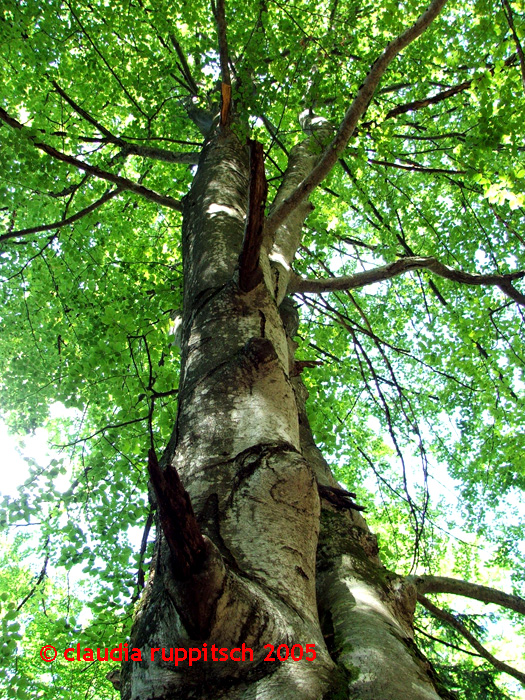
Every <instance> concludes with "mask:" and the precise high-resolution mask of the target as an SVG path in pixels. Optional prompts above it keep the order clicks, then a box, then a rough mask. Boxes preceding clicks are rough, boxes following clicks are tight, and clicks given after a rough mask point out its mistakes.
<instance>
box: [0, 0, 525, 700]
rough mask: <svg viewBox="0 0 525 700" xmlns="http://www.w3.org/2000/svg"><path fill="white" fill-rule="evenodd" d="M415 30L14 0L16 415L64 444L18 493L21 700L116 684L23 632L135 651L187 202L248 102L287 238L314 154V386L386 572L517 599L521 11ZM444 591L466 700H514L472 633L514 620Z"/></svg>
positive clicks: (448, 639)
mask: <svg viewBox="0 0 525 700" xmlns="http://www.w3.org/2000/svg"><path fill="white" fill-rule="evenodd" d="M433 4H434V5H435V4H437V0H436V2H435V3H433ZM425 9H426V8H425V4H424V3H420V2H414V1H413V0H410V1H406V2H405V1H401V0H398V1H396V2H394V1H392V0H382V1H381V2H379V3H371V2H367V0H326V1H324V0H321V1H320V2H316V3H313V2H311V1H310V0H293V1H292V2H280V1H278V0H261V2H257V3H252V4H250V3H242V2H238V1H237V0H229V2H228V3H227V5H226V7H224V3H223V2H221V1H220V0H217V4H216V5H215V3H214V2H212V3H211V5H210V3H208V2H201V0H192V2H187V0H183V1H182V2H181V3H169V2H165V1H164V0H157V1H156V2H150V1H149V0H128V1H127V2H125V3H121V4H118V5H115V4H112V3H109V2H106V1H104V0H93V1H88V0H85V1H84V0H71V1H70V2H67V1H66V2H62V1H59V0H39V1H38V2H37V1H35V0H4V3H3V7H2V9H1V10H0V71H1V72H0V77H1V81H0V280H1V283H2V284H1V291H0V294H1V306H0V410H1V412H2V416H3V418H4V420H5V421H6V422H7V423H8V424H9V425H10V427H11V428H12V429H13V431H15V432H17V433H21V434H24V433H28V432H31V431H33V430H34V429H35V428H37V427H39V426H46V427H47V429H48V431H49V433H50V436H51V441H52V442H53V444H54V445H55V448H56V450H57V453H56V457H55V458H53V460H52V461H51V463H49V464H47V463H39V462H38V461H37V462H35V463H33V464H32V465H31V470H30V476H29V478H28V479H27V481H26V482H25V484H24V485H23V486H22V487H21V489H20V495H19V497H18V498H16V499H10V498H6V499H5V501H4V508H3V513H4V515H3V524H4V526H5V527H6V528H8V529H9V531H10V532H11V533H17V535H16V537H15V538H14V539H13V537H11V539H9V540H8V541H6V545H5V546H6V552H8V553H6V554H4V555H3V556H4V562H3V564H2V568H3V569H5V570H7V571H8V572H9V573H8V574H7V578H6V583H5V587H4V581H3V580H2V588H0V591H2V593H0V599H2V601H3V602H2V608H1V609H0V617H1V616H3V617H2V634H3V640H2V641H4V642H5V643H4V646H3V647H2V651H1V654H2V660H3V663H5V665H6V668H7V671H8V672H7V675H6V679H7V680H6V681H5V684H6V685H5V688H3V690H4V693H5V696H6V697H17V698H24V697H39V695H38V693H39V692H40V693H42V694H43V695H42V696H43V697H51V696H50V695H49V694H48V693H49V692H51V690H50V689H51V688H53V687H54V688H55V689H54V690H53V697H54V698H61V697H69V696H70V695H69V693H70V692H71V691H70V690H69V688H70V685H68V683H79V684H80V685H78V686H75V687H78V688H80V687H85V688H87V689H86V690H85V691H84V692H85V693H86V695H85V697H93V698H98V697H109V696H110V695H109V694H110V693H111V686H110V685H109V684H108V683H107V682H106V681H105V680H104V675H105V670H104V669H102V670H101V669H100V668H99V667H97V669H96V673H97V674H99V675H96V676H95V677H94V678H95V680H94V681H93V683H92V684H91V685H89V684H87V685H86V686H82V683H84V682H85V679H86V678H88V675H89V673H90V671H87V672H86V675H85V676H82V674H79V676H78V677H77V678H71V677H70V676H71V668H70V667H69V666H68V665H67V663H66V664H62V665H58V663H57V664H56V665H54V666H53V667H51V665H49V667H48V665H47V664H43V663H42V664H40V663H39V661H40V660H39V659H36V661H35V655H36V654H37V653H38V649H36V647H35V641H34V640H35V638H38V639H40V638H42V640H43V641H42V644H44V643H47V641H48V640H50V641H52V639H57V638H59V637H60V638H66V637H68V636H69V638H73V637H75V635H76V636H77V637H78V638H80V635H81V636H82V640H85V642H86V645H87V644H88V642H89V640H90V639H93V640H97V639H102V638H103V640H104V646H111V644H112V641H113V640H116V641H115V644H118V643H119V642H120V641H122V639H123V636H124V635H125V634H126V633H127V631H128V630H129V626H130V622H131V618H132V603H134V602H135V601H136V600H137V599H138V597H139V595H140V592H141V590H142V588H143V586H144V579H145V572H146V571H147V566H146V563H147V561H148V560H149V558H150V556H151V542H150V540H151V532H150V531H151V528H152V523H153V515H152V509H151V506H150V503H149V500H148V475H147V471H146V469H145V464H146V455H147V451H148V448H149V447H150V446H151V445H155V446H156V447H157V449H158V450H159V451H161V450H162V449H163V446H164V445H165V444H166V443H167V442H168V440H169V438H170V433H171V430H172V427H173V424H174V421H175V419H176V412H177V391H178V382H179V361H180V351H179V349H178V347H177V344H176V342H175V341H174V337H175V336H174V326H176V324H177V312H178V310H179V309H180V308H181V305H182V285H183V273H182V252H181V232H180V229H181V209H182V204H181V202H182V200H183V198H184V197H185V196H186V195H187V193H188V191H189V188H190V186H191V182H192V179H193V176H194V174H195V172H196V168H197V164H198V161H199V156H200V153H201V151H202V148H203V142H204V141H205V138H206V135H207V134H208V133H209V130H210V129H211V128H212V125H213V124H214V123H217V121H218V120H221V119H222V118H224V116H225V113H227V111H228V105H229V104H230V103H231V110H232V111H234V112H235V114H236V115H237V116H238V119H237V121H236V122H235V125H234V127H233V128H234V129H235V130H236V132H237V135H238V136H239V138H240V139H242V140H243V141H244V140H246V139H248V138H249V139H251V140H255V141H257V142H258V143H260V144H262V149H263V152H264V167H265V173H266V178H267V182H268V205H267V214H268V217H267V223H268V225H269V226H270V227H272V226H273V227H274V228H275V227H276V226H277V224H278V222H279V216H280V217H281V221H282V220H283V217H284V216H285V215H286V214H287V211H286V206H288V205H287V204H286V202H288V203H289V209H290V210H293V209H294V207H296V206H297V198H298V197H299V196H302V197H304V196H305V192H306V189H305V191H304V192H303V193H302V194H301V193H300V192H299V190H300V188H298V189H297V190H296V191H294V193H292V195H291V196H290V197H289V198H288V200H286V201H285V203H284V205H283V204H282V202H281V203H280V204H278V205H275V204H273V206H272V203H273V202H274V199H275V194H276V191H277V189H278V187H279V185H280V183H281V181H282V176H283V172H284V171H285V170H286V167H287V164H288V162H289V157H290V153H292V154H293V148H294V147H295V146H296V145H297V144H300V143H302V142H303V140H304V138H305V132H306V133H307V134H308V133H310V134H314V135H315V134H321V135H320V136H318V139H317V141H316V140H315V139H314V140H313V141H312V140H310V141H309V144H308V148H309V149H310V150H311V153H312V156H315V155H320V154H321V153H324V155H322V157H321V160H320V161H318V162H320V163H321V165H319V166H318V167H319V168H321V170H322V163H323V162H325V161H326V163H327V165H326V168H325V172H321V171H319V176H318V177H317V180H315V178H314V179H313V180H312V183H311V187H310V191H309V192H307V194H308V195H309V197H310V201H311V203H312V206H311V211H310V213H309V214H308V217H307V219H306V222H305V226H304V229H303V235H302V239H301V242H300V246H299V248H298V253H297V256H296V257H295V260H294V263H293V271H292V273H291V281H290V283H289V286H288V294H293V299H294V301H295V303H296V305H297V306H298V308H299V311H300V315H301V324H300V326H299V329H298V332H297V336H296V340H297V342H298V343H299V349H298V358H299V361H298V365H300V371H301V372H302V376H303V379H304V381H305V384H306V386H307V388H308V391H309V393H310V398H309V402H308V404H307V408H308V412H309V416H310V421H311V424H312V428H313V431H314V434H315V438H316V441H317V444H318V445H319V447H320V448H321V449H322V450H323V452H324V454H325V456H326V457H327V459H328V461H329V462H330V464H331V465H332V467H333V470H334V472H335V474H336V477H337V479H338V480H339V481H340V482H341V483H343V484H345V485H346V486H347V487H348V488H349V489H350V490H351V491H355V492H356V494H357V502H358V503H359V504H362V505H363V506H365V507H366V509H367V520H368V522H369V524H370V527H371V528H372V530H374V531H375V532H377V533H378V534H379V536H380V545H381V556H382V559H383V561H384V563H385V564H386V565H387V566H389V567H390V568H392V569H395V570H396V571H398V572H400V573H405V574H412V575H421V574H425V573H428V574H436V575H438V574H439V575H442V576H454V577H456V578H460V579H468V580H471V581H476V582H478V583H480V584H485V585H487V586H493V587H495V588H502V589H505V590H506V591H507V592H508V593H513V594H515V595H516V596H524V595H525V589H524V586H523V581H524V580H525V550H524V548H523V535H524V532H523V528H524V523H523V519H522V517H521V516H522V511H523V494H522V492H523V488H524V486H525V461H524V458H523V454H524V453H525V431H524V430H523V425H524V422H525V403H524V398H525V383H524V382H525V378H524V366H525V365H524V363H525V360H524V358H525V348H524V345H523V343H524V335H523V322H524V316H523V311H524V307H525V286H524V284H523V282H522V279H523V277H525V224H524V216H523V215H524V207H525V164H524V150H525V134H524V133H523V124H524V123H525V99H524V90H525V58H524V54H523V49H522V43H521V42H522V39H523V35H524V29H523V27H524V25H523V11H524V10H523V6H522V4H521V3H519V2H511V1H510V0H502V1H501V2H495V3H491V2H487V1H486V0H458V1H457V2H454V3H452V2H451V3H449V4H446V5H445V7H444V9H442V10H441V12H440V14H439V15H437V12H436V15H437V16H436V17H435V19H433V21H432V23H431V24H430V26H429V27H428V28H426V29H425V31H422V33H421V35H420V36H419V37H418V38H417V40H414V41H412V40H411V41H410V42H408V41H407V42H406V43H405V45H401V44H400V45H399V47H397V45H396V44H395V42H396V41H398V42H399V37H402V36H404V35H403V33H404V32H407V31H409V28H411V27H413V26H415V25H414V22H416V24H417V21H419V20H418V19H417V18H418V17H419V16H421V13H423V12H424V10H425ZM392 47H393V48H392ZM396 47H397V48H396ZM394 49H395V51H394ZM388 51H391V53H392V54H393V55H392V56H390V55H388V56H387V58H388V62H387V61H386V58H385V56H386V55H387V53H388ZM385 62H386V63H387V65H383V64H384V63H385ZM380 69H381V70H382V72H380ZM374 71H375V72H374ZM376 73H377V74H378V75H377V80H376V79H375V77H374V76H375V75H376ZM374 81H375V83H374ZM368 89H369V92H370V95H369V96H368V95H367V93H366V91H367V90H368ZM359 100H361V102H360V101H359ZM221 110H222V114H221ZM352 110H353V111H352ZM319 125H320V126H319ZM345 129H346V131H345ZM327 146H328V148H326V147H327ZM325 148H326V150H325ZM305 183H306V184H305ZM302 186H303V188H307V187H308V182H307V181H306V180H305V181H304V182H303V184H302ZM294 197H295V198H296V199H295V200H294ZM285 205H286V206H285ZM63 407H64V408H63ZM20 533H23V534H20ZM44 562H45V564H44ZM32 570H33V574H34V575H35V576H34V578H33V579H32V578H31V576H32V574H31V571H32ZM41 572H43V573H42V575H41V576H40V573H41ZM46 572H47V573H46ZM47 575H51V577H52V580H53V581H54V585H53V586H52V582H51V580H47V578H46V576H47ZM70 578H71V581H70ZM88 581H89V582H88ZM82 587H84V588H83V593H82V597H83V598H84V600H85V603H84V608H86V607H87V608H88V609H89V611H90V612H89V613H86V611H85V610H84V612H83V613H82V615H80V613H81V609H82V606H81V605H80V604H79V603H78V601H77V600H76V598H77V597H78V595H77V594H74V593H73V589H75V588H77V589H80V588H82ZM31 590H34V591H35V593H34V594H33V595H31V596H30V597H29V598H28V599H27V601H26V600H25V598H26V596H27V595H28V594H29V593H30V592H31ZM425 595H427V594H425ZM432 600H433V601H434V604H435V605H439V609H440V610H443V609H446V610H448V611H449V612H448V614H449V615H454V617H453V619H454V620H455V621H456V622H457V623H458V624H457V625H456V626H455V627H454V626H453V624H452V625H451V623H450V620H448V621H447V620H446V619H445V618H444V617H441V618H440V617H439V616H438V615H437V614H432V603H429V606H427V607H422V608H421V612H420V616H419V619H418V621H417V628H418V631H419V637H418V639H419V643H420V644H421V645H423V646H424V648H425V649H426V651H427V653H428V654H429V655H430V656H431V658H432V659H433V660H434V662H435V665H436V667H437V669H438V671H439V670H441V672H442V673H443V678H444V680H445V682H446V683H448V684H449V687H450V688H451V689H452V690H455V692H457V693H458V697H465V698H468V697H474V696H476V697H478V696H479V697H494V698H506V697H524V696H523V694H521V695H520V693H523V691H520V690H519V688H518V686H517V685H516V684H515V681H508V682H507V681H505V682H504V681H503V679H504V678H508V676H505V675H503V674H501V671H502V669H501V668H500V669H497V668H495V667H494V666H493V665H492V664H490V663H489V660H487V659H486V658H485V659H484V658H483V655H481V656H480V655H479V654H480V652H479V649H478V650H476V649H475V648H473V647H472V646H470V647H469V646H468V645H469V641H468V635H467V637H466V636H465V634H464V633H463V631H465V630H466V631H467V632H470V634H472V635H474V636H475V637H476V639H478V640H480V641H481V642H482V643H484V644H485V643H486V644H487V648H489V649H491V650H492V652H493V653H494V655H495V656H497V657H498V658H501V659H503V658H504V657H506V658H507V659H508V663H509V664H510V665H511V666H512V665H515V664H516V661H517V659H516V658H514V659H512V658H510V656H509V655H511V654H512V653H513V652H515V649H516V648H518V649H519V645H518V643H517V641H516V640H518V639H520V638H522V635H523V622H522V619H521V617H520V613H519V612H516V611H510V612H509V611H508V610H504V609H501V608H494V609H492V608H491V610H492V612H490V614H489V615H485V616H484V617H479V615H480V614H481V612H482V609H481V608H480V610H477V609H474V608H472V609H468V608H465V607H464V606H463V607H461V605H460V606H459V607H454V606H455V605H458V604H457V599H455V598H447V599H446V600H444V599H443V598H440V599H432ZM79 615H80V617H79ZM82 626H83V629H82V631H81V628H82ZM35 629H37V630H38V632H35ZM462 630H463V631H462ZM46 635H47V637H46ZM498 635H500V637H501V639H500V641H499V642H498V639H497V637H498ZM509 639H511V640H513V642H512V646H510V645H509V644H508V643H507V642H506V640H507V641H508V640H509ZM9 640H11V641H9ZM13 640H15V641H16V644H15V643H13ZM66 643H67V642H64V646H65V645H66ZM466 647H468V648H467V649H466V653H462V652H461V651H460V648H461V649H464V648H466ZM35 649H36V651H35ZM108 670H109V669H108ZM90 678H91V677H90ZM13 679H15V681H13ZM68 679H69V680H68ZM3 682H4V681H0V687H2V686H1V684H2V683H3ZM521 682H523V677H522V678H521ZM90 683H91V680H90ZM54 684H55V686H56V687H55V686H54ZM59 686H61V687H62V690H61V689H60V688H59ZM46 693H47V694H46ZM61 693H62V694H61ZM88 693H91V694H90V695H89V694H88ZM115 697H116V695H115Z"/></svg>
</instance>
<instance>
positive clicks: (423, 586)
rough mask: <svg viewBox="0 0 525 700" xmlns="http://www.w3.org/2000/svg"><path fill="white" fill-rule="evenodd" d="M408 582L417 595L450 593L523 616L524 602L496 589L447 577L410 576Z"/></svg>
mask: <svg viewBox="0 0 525 700" xmlns="http://www.w3.org/2000/svg"><path fill="white" fill-rule="evenodd" d="M409 578H410V581H411V582H412V583H414V584H415V586H416V587H417V590H418V592H419V593H452V594H454V595H460V596H465V597H467V598H474V599H475V600H480V601H481V602H482V603H495V604H496V605H501V606H502V607H503V608H509V609H510V610H515V611H516V612H518V613H520V614H521V615H525V600H524V599H523V598H520V597H519V596H517V595H511V594H510V593H504V592H503V591H498V590H497V589H496V588H490V587H489V586H481V585H479V584H478V583H471V582H470V581H462V580H460V579H456V578H448V577H447V576H430V575H424V576H411V577H409Z"/></svg>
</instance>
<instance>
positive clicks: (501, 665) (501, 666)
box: [417, 593, 525, 685]
mask: <svg viewBox="0 0 525 700" xmlns="http://www.w3.org/2000/svg"><path fill="white" fill-rule="evenodd" d="M417 600H418V603H421V605H422V606H423V607H425V608H426V609H427V610H428V611H429V612H430V613H431V614H432V615H433V616H434V617H437V618H438V619H439V620H443V621H444V622H447V623H448V624H449V625H450V626H451V627H453V628H454V629H455V630H457V631H458V632H459V633H460V634H461V635H463V637H465V639H466V640H467V641H468V643H469V644H470V645H471V646H472V647H473V648H474V649H475V650H476V651H477V652H478V654H479V655H480V656H482V657H483V658H484V659H486V660H487V661H488V662H489V663H491V664H492V665H493V666H494V668H496V669H498V671H502V672H503V673H508V674H509V676H513V677H514V678H516V679H517V680H518V681H519V682H520V683H522V684H524V685H525V673H521V671H518V670H517V669H515V668H513V667H512V666H509V665H508V664H506V663H505V662H504V661H500V660H499V659H497V658H496V657H495V656H493V655H492V654H491V653H490V651H488V650H487V649H485V647H484V646H483V645H482V644H480V643H479V642H478V640H477V639H476V637H474V635H473V634H472V633H471V632H469V631H468V629H467V628H466V627H465V625H463V624H462V623H461V622H460V621H459V620H457V619H456V618H455V617H454V615H452V614H451V613H449V612H447V611H446V610H441V608H438V607H436V606H435V605H434V604H433V603H431V602H430V601H429V600H428V598H425V596H424V595H421V593H418V596H417Z"/></svg>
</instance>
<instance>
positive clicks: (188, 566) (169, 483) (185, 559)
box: [148, 449, 207, 581]
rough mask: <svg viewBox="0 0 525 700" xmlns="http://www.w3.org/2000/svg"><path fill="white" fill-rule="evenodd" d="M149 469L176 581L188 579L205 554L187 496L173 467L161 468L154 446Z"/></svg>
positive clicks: (196, 570)
mask: <svg viewBox="0 0 525 700" xmlns="http://www.w3.org/2000/svg"><path fill="white" fill-rule="evenodd" d="M148 472H149V476H150V480H151V485H152V486H153V490H154V492H155V496H156V498H157V504H158V509H159V515H160V524H161V526H162V531H163V532H164V535H165V537H166V541H167V543H168V546H169V548H170V552H171V555H172V558H173V567H174V570H175V571H174V573H175V575H176V577H177V579H178V580H180V581H184V580H187V579H189V578H190V577H191V576H192V574H195V573H197V572H198V571H199V570H200V568H201V565H202V563H203V562H204V559H205V558H206V555H207V550H206V542H205V540H204V538H203V536H202V534H201V531H200V528H199V524H198V522H197V519H196V517H195V513H194V512H193V507H192V505H191V501H190V497H189V495H188V493H187V491H186V490H185V489H184V487H183V485H182V482H181V480H180V478H179V475H178V473H177V470H176V469H175V468H174V467H171V466H168V467H167V468H166V469H164V470H161V468H160V466H159V463H158V460H157V456H156V454H155V451H154V450H153V449H150V450H149V452H148Z"/></svg>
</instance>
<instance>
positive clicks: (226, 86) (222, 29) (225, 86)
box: [212, 0, 232, 126]
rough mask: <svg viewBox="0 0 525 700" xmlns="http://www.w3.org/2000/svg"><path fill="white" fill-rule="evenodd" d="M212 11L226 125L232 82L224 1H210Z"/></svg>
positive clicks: (223, 117) (222, 109)
mask: <svg viewBox="0 0 525 700" xmlns="http://www.w3.org/2000/svg"><path fill="white" fill-rule="evenodd" d="M212 9H213V14H214V16H215V21H216V23H217V36H218V39H219V57H220V62H221V75H222V85H221V95H222V104H221V125H222V126H225V125H226V124H227V123H228V118H229V114H230V104H231V95H232V81H231V76H230V56H229V53H228V39H227V36H226V12H225V7H224V0H217V4H215V2H214V1H213V0H212Z"/></svg>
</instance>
